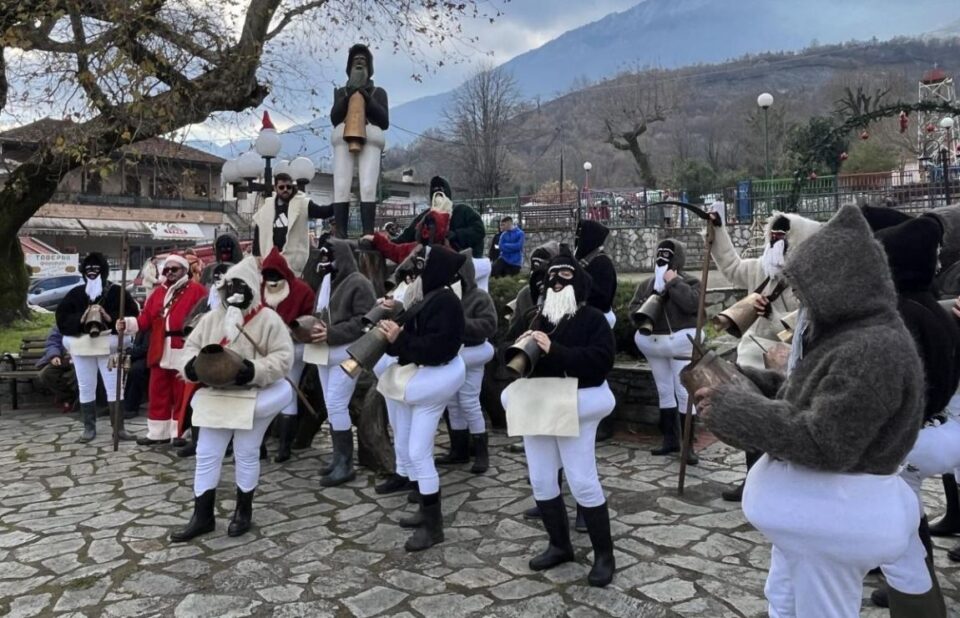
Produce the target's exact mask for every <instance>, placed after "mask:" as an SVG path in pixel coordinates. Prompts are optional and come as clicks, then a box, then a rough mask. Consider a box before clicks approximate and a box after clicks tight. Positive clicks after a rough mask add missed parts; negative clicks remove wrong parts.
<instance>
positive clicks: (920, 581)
mask: <svg viewBox="0 0 960 618" xmlns="http://www.w3.org/2000/svg"><path fill="white" fill-rule="evenodd" d="M955 400H957V397H956V395H955V396H954V398H953V400H951V404H954V403H955ZM948 409H950V410H951V413H950V416H949V418H948V420H947V422H945V423H944V424H942V425H939V426H937V427H934V426H928V427H924V428H922V429H921V430H920V433H919V434H918V435H917V441H916V443H914V445H913V448H912V449H911V450H910V453H909V454H908V455H907V459H906V461H905V462H904V466H903V469H902V470H901V471H900V476H901V477H902V478H903V480H904V481H906V483H907V485H909V486H910V489H912V490H913V491H914V493H915V494H916V496H917V506H918V508H919V509H920V516H921V517H923V497H922V496H921V495H920V489H921V486H922V485H923V481H924V479H926V478H928V477H931V476H939V475H941V474H948V473H950V472H953V470H954V468H956V467H957V466H960V418H958V417H957V416H956V415H955V413H954V412H953V411H952V410H954V409H956V406H955V405H952V406H950V407H948ZM914 536H915V537H916V538H915V539H914V545H915V546H914V547H912V548H911V549H912V551H909V552H906V553H905V554H904V555H903V556H901V557H900V559H899V560H898V561H897V562H896V563H893V564H883V565H880V568H881V569H882V570H883V575H884V577H886V578H887V583H889V584H890V586H892V587H893V588H894V589H896V590H899V591H900V592H906V593H908V594H922V593H924V592H927V591H928V590H930V587H931V586H932V585H933V582H932V581H931V580H930V574H929V572H928V571H927V565H926V562H925V559H926V555H927V552H926V550H925V549H924V547H923V544H922V543H921V542H920V537H919V536H918V535H916V534H915V535H914Z"/></svg>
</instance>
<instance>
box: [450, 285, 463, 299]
mask: <svg viewBox="0 0 960 618" xmlns="http://www.w3.org/2000/svg"><path fill="white" fill-rule="evenodd" d="M450 289H451V290H453V293H454V294H456V295H457V298H459V299H461V300H463V283H462V282H461V281H455V282H454V283H453V285H451V286H450Z"/></svg>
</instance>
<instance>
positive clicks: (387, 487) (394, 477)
mask: <svg viewBox="0 0 960 618" xmlns="http://www.w3.org/2000/svg"><path fill="white" fill-rule="evenodd" d="M412 488H413V481H411V480H410V479H408V478H407V477H405V476H403V475H401V474H396V473H394V474H391V475H390V476H388V477H387V479H386V480H385V481H384V482H382V483H380V484H379V485H377V486H376V487H374V488H373V491H375V492H376V493H377V494H379V495H381V496H383V495H386V494H395V493H398V492H401V491H410V490H411V489H412Z"/></svg>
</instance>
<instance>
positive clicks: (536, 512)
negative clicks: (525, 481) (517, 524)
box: [523, 504, 543, 519]
mask: <svg viewBox="0 0 960 618" xmlns="http://www.w3.org/2000/svg"><path fill="white" fill-rule="evenodd" d="M523 518H524V519H543V513H541V512H540V505H539V504H534V505H533V506H531V507H530V508H529V509H527V510H526V511H524V512H523Z"/></svg>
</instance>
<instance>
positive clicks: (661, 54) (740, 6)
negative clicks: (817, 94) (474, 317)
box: [391, 0, 958, 143]
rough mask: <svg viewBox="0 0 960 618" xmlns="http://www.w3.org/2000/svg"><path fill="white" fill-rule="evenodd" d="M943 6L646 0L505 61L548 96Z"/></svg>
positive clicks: (926, 26) (849, 32) (796, 43)
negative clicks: (579, 83)
mask: <svg viewBox="0 0 960 618" xmlns="http://www.w3.org/2000/svg"><path fill="white" fill-rule="evenodd" d="M944 15H946V16H949V19H952V18H953V17H954V16H956V15H958V7H957V3H956V0H915V1H914V2H900V1H899V0H870V1H869V2H865V1H863V0H804V2H795V1H793V0H647V1H645V2H641V3H640V4H637V5H636V6H634V7H633V8H631V9H628V10H626V11H623V12H620V13H612V14H610V15H607V16H606V17H604V18H602V19H600V20H598V21H596V22H593V23H590V24H587V25H584V26H581V27H579V28H576V29H574V30H570V31H569V32H566V33H564V34H563V35H561V36H559V37H557V38H556V39H554V40H552V41H550V42H549V43H546V44H545V45H543V46H542V47H539V48H537V49H534V50H531V51H529V52H527V53H524V54H521V55H520V56H517V57H516V58H513V59H512V60H510V61H508V62H506V63H505V64H503V65H502V66H503V68H504V69H506V70H508V71H510V72H511V73H513V75H514V76H515V78H516V80H517V83H518V85H519V86H520V89H521V91H522V94H523V96H524V97H525V98H528V99H533V98H536V97H541V98H543V99H552V98H554V97H555V96H557V95H558V94H560V93H562V92H564V91H566V90H567V89H568V88H569V87H570V86H571V84H572V83H573V82H574V80H576V79H577V78H578V77H583V76H586V77H587V78H589V79H591V80H600V79H603V78H606V77H610V76H613V75H615V74H617V73H618V72H621V71H623V70H627V69H636V68H639V67H643V66H659V67H662V68H675V67H681V66H689V65H694V64H700V63H716V62H722V61H725V60H730V59H733V58H737V57H740V56H742V55H744V54H752V53H760V52H766V51H776V50H783V51H788V50H798V49H802V48H804V47H806V46H808V45H810V44H811V43H813V42H817V43H819V44H828V43H836V42H842V41H850V40H854V39H856V40H869V39H871V38H873V37H876V38H878V39H889V38H892V37H895V36H917V35H921V34H923V33H925V32H929V31H933V30H938V29H941V28H943V23H944V17H943V16H944ZM493 27H496V25H494V26H493ZM452 93H453V91H451V92H448V93H446V94H442V95H436V96H433V97H430V98H429V99H417V100H415V101H411V102H409V103H405V104H403V105H400V106H397V107H395V108H394V109H393V110H391V116H392V120H393V123H394V124H395V125H396V126H398V127H403V128H404V129H407V130H409V131H413V132H415V133H422V132H423V131H424V130H425V129H427V128H430V127H435V126H437V125H438V124H439V120H440V113H439V112H440V111H441V110H442V109H443V108H444V107H445V105H446V104H447V102H448V101H449V100H450V99H451V97H452ZM392 141H393V142H394V143H406V142H409V141H410V139H409V134H405V133H403V132H401V131H397V132H395V133H394V135H393V136H392Z"/></svg>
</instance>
